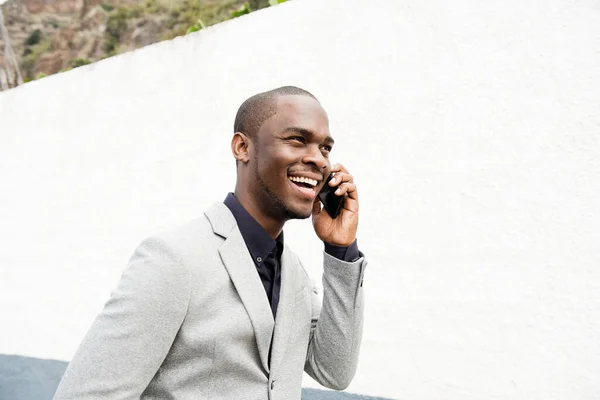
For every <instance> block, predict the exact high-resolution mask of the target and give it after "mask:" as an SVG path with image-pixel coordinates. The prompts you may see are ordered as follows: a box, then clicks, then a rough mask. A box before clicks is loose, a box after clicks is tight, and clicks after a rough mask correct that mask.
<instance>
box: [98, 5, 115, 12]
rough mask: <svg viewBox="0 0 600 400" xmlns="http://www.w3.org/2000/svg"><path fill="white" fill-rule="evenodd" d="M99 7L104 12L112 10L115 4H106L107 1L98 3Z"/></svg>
mask: <svg viewBox="0 0 600 400" xmlns="http://www.w3.org/2000/svg"><path fill="white" fill-rule="evenodd" d="M100 7H102V9H103V10H104V11H106V12H111V11H112V10H114V9H115V6H113V5H112V4H108V3H100Z"/></svg>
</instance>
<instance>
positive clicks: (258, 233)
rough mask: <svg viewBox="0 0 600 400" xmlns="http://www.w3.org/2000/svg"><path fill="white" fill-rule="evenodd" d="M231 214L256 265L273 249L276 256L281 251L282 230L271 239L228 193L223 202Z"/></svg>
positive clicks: (232, 195)
mask: <svg viewBox="0 0 600 400" xmlns="http://www.w3.org/2000/svg"><path fill="white" fill-rule="evenodd" d="M223 203H224V204H225V205H226V206H227V208H229V210H230V211H231V213H232V214H233V217H234V218H235V220H236V221H237V225H238V228H239V229H240V233H241V234H242V237H243V238H244V242H246V246H247V247H248V250H249V251H250V255H251V256H252V259H253V260H254V263H255V264H256V265H260V264H262V263H263V262H264V260H265V259H266V258H267V256H268V255H269V253H270V252H271V251H273V250H276V251H277V254H275V255H276V256H277V257H279V256H281V252H282V251H283V232H281V233H280V234H279V236H277V240H276V241H275V240H273V238H271V235H269V234H268V233H267V231H266V230H265V228H263V227H262V226H261V225H260V224H259V223H258V222H257V221H256V220H255V219H254V218H253V217H252V216H251V215H250V214H249V213H248V211H246V209H244V207H243V206H242V205H241V204H240V202H239V201H238V199H237V198H236V197H235V195H234V194H233V193H229V194H228V195H227V197H226V198H225V201H224V202H223Z"/></svg>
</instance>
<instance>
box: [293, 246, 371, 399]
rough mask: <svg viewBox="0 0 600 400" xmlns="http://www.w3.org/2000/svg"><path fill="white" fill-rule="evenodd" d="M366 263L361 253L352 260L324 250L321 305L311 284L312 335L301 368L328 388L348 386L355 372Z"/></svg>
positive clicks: (360, 335) (360, 337)
mask: <svg viewBox="0 0 600 400" xmlns="http://www.w3.org/2000/svg"><path fill="white" fill-rule="evenodd" d="M366 266H367V261H366V260H365V258H364V256H362V254H361V258H359V259H358V260H357V261H355V262H345V261H342V260H339V259H337V258H335V257H332V256H330V255H329V254H327V253H324V263H323V305H322V307H321V305H320V303H319V297H318V294H317V289H316V287H315V288H313V293H312V321H311V324H312V325H311V333H310V335H311V337H310V341H309V345H308V352H307V357H306V364H305V366H304V369H305V371H306V372H307V373H308V374H309V375H310V376H311V377H313V378H314V379H315V380H316V381H317V382H319V383H320V384H321V385H323V386H326V387H328V388H331V389H336V390H343V389H345V388H347V387H348V385H350V382H351V381H352V378H353V377H354V373H355V372H356V366H357V364H358V353H359V350H360V342H361V339H362V328H363V309H364V295H363V288H362V283H363V276H364V271H365V268H366Z"/></svg>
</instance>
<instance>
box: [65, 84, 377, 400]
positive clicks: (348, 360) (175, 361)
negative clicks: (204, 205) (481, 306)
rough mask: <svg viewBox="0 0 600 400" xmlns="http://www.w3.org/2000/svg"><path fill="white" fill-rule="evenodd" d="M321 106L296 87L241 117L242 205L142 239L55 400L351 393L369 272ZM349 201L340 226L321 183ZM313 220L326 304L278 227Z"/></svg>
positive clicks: (352, 191) (218, 207) (236, 144)
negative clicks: (324, 202) (306, 386)
mask: <svg viewBox="0 0 600 400" xmlns="http://www.w3.org/2000/svg"><path fill="white" fill-rule="evenodd" d="M332 146H333V139H332V138H331V135H330V133H329V122H328V118H327V114H326V113H325V111H324V110H323V108H322V107H321V105H320V103H319V102H318V101H317V99H316V98H315V97H314V96H313V95H312V94H310V93H308V92H306V91H304V90H302V89H299V88H296V87H290V86H288V87H282V88H278V89H274V90H271V91H268V92H265V93H260V94H257V95H255V96H253V97H251V98H249V99H248V100H246V101H245V102H244V103H243V104H242V106H241V107H240V109H239V110H238V113H237V116H236V119H235V126H234V135H233V139H232V142H231V150H232V153H233V156H234V157H235V160H236V168H237V182H236V186H235V193H234V194H232V193H230V194H229V195H228V196H227V198H226V199H225V202H224V203H217V204H215V205H214V206H213V207H212V208H210V209H209V210H208V211H206V213H205V214H204V216H202V217H200V218H198V219H196V220H193V221H192V222H190V223H188V224H186V225H184V226H181V227H179V228H177V229H174V230H172V231H169V232H166V233H162V234H160V235H157V236H156V237H153V238H150V239H147V240H145V241H144V242H143V243H142V244H141V245H140V246H139V247H138V248H137V249H136V251H135V253H134V255H133V256H132V258H131V260H130V262H129V265H128V267H127V269H126V270H125V272H124V273H123V276H122V278H121V281H120V282H119V285H118V287H117V288H116V289H115V291H113V293H112V296H111V298H110V300H109V301H108V302H107V303H106V305H105V307H104V310H103V311H102V313H101V314H100V315H99V316H98V317H97V319H96V320H95V322H94V323H93V325H92V327H91V328H90V331H89V332H88V333H87V335H86V337H85V338H84V340H83V342H82V343H81V345H80V347H79V349H78V351H77V353H76V354H75V357H74V358H73V360H72V361H71V363H70V364H69V367H68V368H67V371H66V373H65V375H64V377H63V380H62V382H61V384H60V385H59V388H58V389H57V392H56V395H55V399H99V398H102V399H113V398H114V399H117V398H118V399H133V398H144V399H243V400H253V399H256V400H259V399H261V400H264V399H280V400H291V399H300V393H301V383H302V371H303V370H305V371H306V372H307V373H308V374H310V375H311V376H312V377H313V378H315V379H316V380H317V381H318V382H320V383H321V384H323V385H324V386H327V387H330V388H334V389H338V390H341V389H344V388H345V387H347V386H348V384H349V383H350V381H351V379H352V377H353V376H354V372H355V369H356V364H357V360H358V351H359V346H360V341H361V335H362V319H363V317H362V314H363V293H362V292H363V289H362V278H363V273H364V270H365V267H366V261H365V259H364V257H363V255H362V254H361V253H360V252H359V251H358V247H357V244H356V229H357V225H358V193H357V190H356V185H355V184H354V182H353V178H352V175H350V173H349V172H348V171H347V170H346V169H345V168H344V167H343V166H341V165H336V166H333V167H332V166H331V164H330V161H329V153H330V152H331V150H332ZM331 173H334V179H333V180H332V181H331V185H332V186H339V188H338V189H337V190H336V194H337V195H339V196H343V197H344V203H343V206H342V207H343V208H342V210H341V212H340V214H339V215H338V216H337V217H336V218H335V219H333V218H331V217H330V216H329V215H328V214H327V212H326V211H325V210H324V209H322V208H321V205H320V203H319V200H318V198H317V197H316V196H317V193H318V192H319V190H320V188H321V187H322V186H323V185H324V184H325V179H326V178H327V177H328V176H329V175H330V174H331ZM311 215H312V221H313V226H314V230H315V233H316V234H317V236H318V237H319V238H320V239H321V240H322V241H323V242H324V244H325V252H324V255H323V257H324V263H323V269H324V273H323V287H324V293H323V304H322V307H321V304H320V301H319V298H318V295H317V292H316V289H315V287H314V286H313V285H312V284H311V281H310V279H309V278H308V276H307V275H306V273H305V271H304V269H303V267H302V265H301V262H300V260H299V259H298V257H296V255H295V254H294V253H292V252H291V250H290V249H289V248H288V247H287V246H285V245H284V240H283V232H282V230H283V225H284V223H285V222H286V221H287V220H290V219H294V218H308V217H309V216H311Z"/></svg>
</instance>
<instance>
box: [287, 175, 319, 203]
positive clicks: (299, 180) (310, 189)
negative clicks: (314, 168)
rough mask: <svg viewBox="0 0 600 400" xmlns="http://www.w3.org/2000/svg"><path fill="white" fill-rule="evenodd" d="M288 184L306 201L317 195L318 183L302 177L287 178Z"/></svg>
mask: <svg viewBox="0 0 600 400" xmlns="http://www.w3.org/2000/svg"><path fill="white" fill-rule="evenodd" d="M288 179H289V180H290V183H291V184H292V185H294V187H295V188H296V189H297V190H298V193H299V194H300V196H301V197H304V198H306V199H307V200H314V198H315V196H316V195H317V186H318V184H319V181H318V180H316V179H311V178H306V177H303V176H288Z"/></svg>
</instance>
